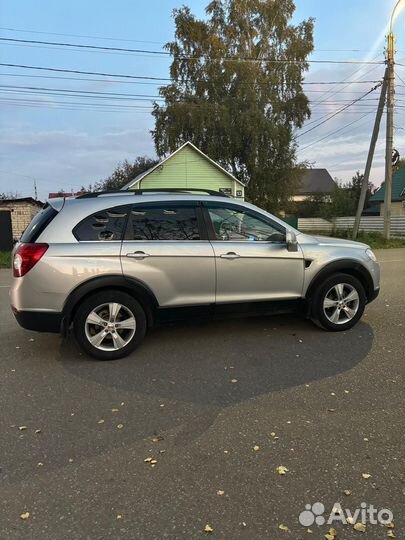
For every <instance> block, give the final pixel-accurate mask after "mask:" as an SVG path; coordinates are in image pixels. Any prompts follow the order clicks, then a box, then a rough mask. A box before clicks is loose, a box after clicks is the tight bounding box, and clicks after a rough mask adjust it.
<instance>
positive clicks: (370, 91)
mask: <svg viewBox="0 0 405 540" xmlns="http://www.w3.org/2000/svg"><path fill="white" fill-rule="evenodd" d="M381 84H382V83H381V82H380V83H379V84H377V85H376V86H374V87H373V88H372V89H371V90H369V91H368V92H366V93H365V94H364V95H363V96H361V97H359V98H357V99H355V100H353V101H352V102H351V103H349V104H348V105H346V106H345V107H342V109H339V110H338V111H336V112H334V113H333V114H332V115H330V116H328V118H325V119H324V120H322V122H319V123H318V124H316V125H315V126H313V127H311V128H309V129H307V130H306V131H304V132H303V133H300V134H299V135H298V136H297V138H299V137H303V136H304V135H306V134H307V133H310V132H311V131H313V130H314V129H316V128H318V127H319V126H322V125H323V124H325V123H326V122H328V121H329V120H331V119H332V118H334V117H335V116H337V115H338V114H339V113H341V112H343V111H345V110H346V109H348V108H349V107H351V106H352V105H354V104H355V103H357V102H358V101H361V100H362V99H363V98H365V97H366V96H368V95H369V94H371V93H372V92H374V91H375V90H377V88H379V87H380V86H381Z"/></svg>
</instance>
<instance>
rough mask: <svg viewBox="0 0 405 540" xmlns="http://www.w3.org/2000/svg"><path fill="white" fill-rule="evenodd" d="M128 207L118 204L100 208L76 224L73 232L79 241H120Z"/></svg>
mask: <svg viewBox="0 0 405 540" xmlns="http://www.w3.org/2000/svg"><path fill="white" fill-rule="evenodd" d="M128 209H129V208H128V206H118V207H115V208H109V209H107V210H100V211H99V212H96V213H94V214H92V215H91V216H88V217H87V218H85V219H83V220H82V221H81V222H80V223H79V224H78V225H76V227H75V228H74V229H73V234H74V236H75V237H76V238H77V240H79V241H81V242H84V241H100V242H106V241H121V240H122V237H123V234H124V228H125V222H126V218H127V213H128Z"/></svg>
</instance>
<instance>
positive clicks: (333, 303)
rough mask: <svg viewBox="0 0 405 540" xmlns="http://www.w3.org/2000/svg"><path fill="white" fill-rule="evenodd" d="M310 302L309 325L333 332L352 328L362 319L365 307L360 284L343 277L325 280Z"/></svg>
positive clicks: (340, 275)
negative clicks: (310, 322)
mask: <svg viewBox="0 0 405 540" xmlns="http://www.w3.org/2000/svg"><path fill="white" fill-rule="evenodd" d="M311 300H312V302H311V303H312V309H311V319H312V321H313V322H314V323H315V324H317V325H318V326H320V327H321V328H324V329H325V330H331V331H333V332H342V331H344V330H348V329H349V328H352V327H353V326H354V325H355V324H356V323H357V322H358V321H359V320H360V319H361V317H362V315H363V313H364V308H365V306H366V303H367V298H366V293H365V291H364V287H363V285H362V284H361V282H360V281H359V280H358V279H357V278H355V277H353V276H351V275H349V274H343V273H341V274H333V275H331V276H330V277H328V278H326V279H325V281H323V282H322V283H321V284H320V286H319V287H317V290H316V291H315V292H314V294H313V296H312V299H311Z"/></svg>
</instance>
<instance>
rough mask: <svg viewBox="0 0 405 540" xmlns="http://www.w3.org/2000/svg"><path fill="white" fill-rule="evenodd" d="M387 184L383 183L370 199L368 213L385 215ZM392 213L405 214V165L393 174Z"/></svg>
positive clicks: (366, 211) (394, 214)
mask: <svg viewBox="0 0 405 540" xmlns="http://www.w3.org/2000/svg"><path fill="white" fill-rule="evenodd" d="M384 199H385V185H384V184H382V185H381V187H380V189H378V190H377V191H376V192H375V193H374V195H372V196H371V197H370V199H369V208H368V209H367V210H365V211H364V214H366V215H367V214H368V215H372V214H374V215H380V216H383V215H384ZM391 215H392V216H405V165H403V166H402V167H400V168H399V169H398V170H397V171H396V172H395V173H394V174H393V176H392V196H391Z"/></svg>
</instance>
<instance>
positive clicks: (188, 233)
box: [125, 205, 200, 240]
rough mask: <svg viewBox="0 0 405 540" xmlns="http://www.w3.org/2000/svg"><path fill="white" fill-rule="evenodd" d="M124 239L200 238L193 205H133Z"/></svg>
mask: <svg viewBox="0 0 405 540" xmlns="http://www.w3.org/2000/svg"><path fill="white" fill-rule="evenodd" d="M125 240H200V231H199V227H198V220H197V214H196V208H195V207H193V206H178V205H174V206H169V205H159V206H157V205H154V206H140V205H139V206H133V207H132V209H131V212H130V215H129V220H128V227H127V231H126V234H125Z"/></svg>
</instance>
